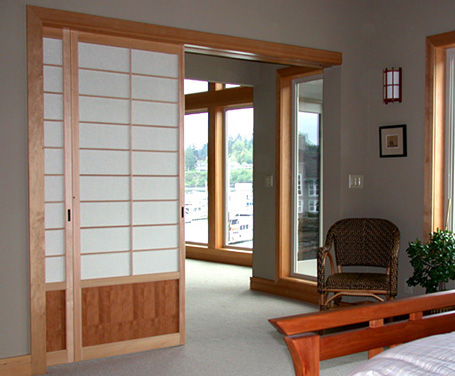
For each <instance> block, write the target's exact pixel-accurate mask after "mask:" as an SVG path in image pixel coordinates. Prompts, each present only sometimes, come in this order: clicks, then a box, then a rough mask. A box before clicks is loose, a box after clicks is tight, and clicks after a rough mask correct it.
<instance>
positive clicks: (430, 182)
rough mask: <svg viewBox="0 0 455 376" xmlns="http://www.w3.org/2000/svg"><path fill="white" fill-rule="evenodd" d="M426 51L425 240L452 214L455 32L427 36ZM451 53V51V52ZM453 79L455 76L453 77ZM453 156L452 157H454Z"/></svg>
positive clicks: (442, 225) (443, 224) (445, 222)
mask: <svg viewBox="0 0 455 376" xmlns="http://www.w3.org/2000/svg"><path fill="white" fill-rule="evenodd" d="M426 43H427V52H426V77H425V81H426V106H425V165H424V168H425V180H424V223H423V226H424V229H423V230H424V231H423V237H424V239H428V236H429V234H430V233H431V232H433V231H434V230H436V229H437V228H440V229H442V228H445V227H446V224H447V222H448V221H447V218H450V217H451V216H450V215H448V213H450V210H449V206H452V207H453V202H452V203H451V204H449V202H450V201H449V198H450V197H449V190H448V188H449V180H450V179H449V176H452V179H453V169H452V171H449V170H448V167H449V165H450V163H448V162H453V157H450V155H452V152H453V144H451V142H450V141H451V138H450V137H449V134H450V132H447V129H446V127H447V126H450V119H451V117H452V116H451V110H450V109H451V107H452V106H450V105H448V103H449V102H450V101H451V100H452V101H453V98H454V95H453V92H451V91H450V89H451V87H453V82H452V83H450V82H449V81H448V78H450V77H451V72H450V69H449V68H450V64H452V65H453V63H450V61H449V60H448V51H449V49H451V48H454V47H455V31H453V32H448V33H444V34H439V35H434V36H430V37H427V41H426ZM449 55H450V54H449ZM452 80H453V76H452ZM450 158H452V160H451V159H450Z"/></svg>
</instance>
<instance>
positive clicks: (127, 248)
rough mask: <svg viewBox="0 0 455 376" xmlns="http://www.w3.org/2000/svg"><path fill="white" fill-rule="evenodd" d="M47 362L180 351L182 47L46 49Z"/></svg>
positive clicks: (95, 41)
mask: <svg viewBox="0 0 455 376" xmlns="http://www.w3.org/2000/svg"><path fill="white" fill-rule="evenodd" d="M43 51H44V60H43V65H44V66H43V71H44V118H45V121H44V129H45V141H44V146H45V161H44V173H45V177H44V179H45V245H46V251H45V252H46V286H47V298H46V299H47V302H46V307H47V351H48V363H49V364H52V363H59V362H63V361H73V360H81V359H90V358H94V357H100V356H107V355H113V354H119V353H125V352H131V351H140V350H145V349H150V348H157V347H164V346H172V345H177V344H181V343H183V341H184V314H183V313H184V304H183V302H184V296H183V295H184V288H183V286H184V284H183V278H184V275H183V253H182V252H183V243H182V226H181V222H182V214H181V213H182V210H181V208H182V206H183V203H182V202H181V200H182V194H181V191H182V181H181V179H182V167H181V165H182V160H181V158H182V156H181V155H182V154H181V147H180V144H181V135H182V130H181V117H182V113H181V100H182V93H181V92H182V90H181V88H182V79H183V77H182V76H183V74H182V72H183V68H182V61H183V57H182V48H181V47H180V46H174V45H165V44H158V43H152V42H147V41H138V40H131V39H126V38H117V37H112V36H109V37H106V36H100V35H95V34H89V33H79V32H76V31H70V30H63V31H62V32H56V31H52V32H51V31H49V33H48V34H47V35H46V37H45V38H44V41H43Z"/></svg>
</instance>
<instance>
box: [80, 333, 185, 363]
mask: <svg viewBox="0 0 455 376" xmlns="http://www.w3.org/2000/svg"><path fill="white" fill-rule="evenodd" d="M181 344H182V339H181V336H180V333H174V334H166V335H162V336H156V337H149V338H141V339H133V340H130V341H122V342H115V343H106V344H104V345H96V346H88V347H84V348H83V349H82V360H89V359H98V358H105V357H108V356H114V355H123V354H132V353H136V352H141V351H148V350H155V349H161V348H165V347H172V346H178V345H181Z"/></svg>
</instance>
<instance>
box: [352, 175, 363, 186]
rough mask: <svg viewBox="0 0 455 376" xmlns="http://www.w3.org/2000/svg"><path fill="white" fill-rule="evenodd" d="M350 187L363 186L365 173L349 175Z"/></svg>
mask: <svg viewBox="0 0 455 376" xmlns="http://www.w3.org/2000/svg"><path fill="white" fill-rule="evenodd" d="M349 188H363V175H349Z"/></svg>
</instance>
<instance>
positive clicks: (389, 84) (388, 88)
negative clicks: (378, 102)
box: [383, 68, 402, 104]
mask: <svg viewBox="0 0 455 376" xmlns="http://www.w3.org/2000/svg"><path fill="white" fill-rule="evenodd" d="M401 83H402V73H401V68H397V69H395V68H392V69H387V68H386V69H384V75H383V97H384V103H385V104H387V103H391V102H400V103H401V99H402V96H401Z"/></svg>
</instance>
